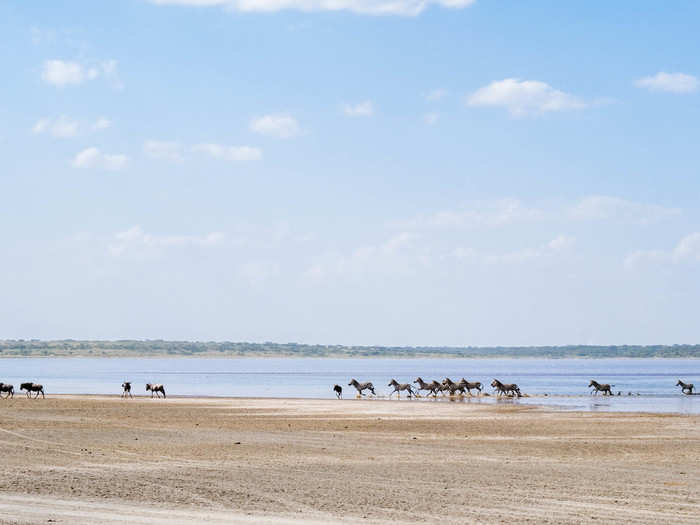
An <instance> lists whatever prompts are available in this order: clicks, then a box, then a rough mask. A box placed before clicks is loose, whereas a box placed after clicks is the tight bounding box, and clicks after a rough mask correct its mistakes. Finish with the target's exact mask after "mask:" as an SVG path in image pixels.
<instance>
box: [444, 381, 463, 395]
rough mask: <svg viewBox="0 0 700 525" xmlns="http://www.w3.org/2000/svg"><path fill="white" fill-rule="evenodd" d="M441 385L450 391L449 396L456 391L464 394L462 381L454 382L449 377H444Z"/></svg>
mask: <svg viewBox="0 0 700 525" xmlns="http://www.w3.org/2000/svg"><path fill="white" fill-rule="evenodd" d="M442 384H443V385H445V387H447V388H446V390H447V391H448V392H449V393H450V395H451V396H453V395H455V393H456V392H459V393H460V394H462V395H464V386H463V385H462V383H461V382H460V383H455V382H454V381H452V379H450V378H449V377H446V378H445V379H444V381H443V382H442Z"/></svg>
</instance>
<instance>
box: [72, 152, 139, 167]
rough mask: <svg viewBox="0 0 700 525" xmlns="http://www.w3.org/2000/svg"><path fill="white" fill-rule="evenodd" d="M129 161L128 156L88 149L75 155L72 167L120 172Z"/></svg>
mask: <svg viewBox="0 0 700 525" xmlns="http://www.w3.org/2000/svg"><path fill="white" fill-rule="evenodd" d="M128 160H129V158H128V157H127V156H126V155H121V154H119V155H109V154H106V153H102V152H101V151H100V150H99V149H97V148H87V149H84V150H83V151H81V152H79V153H78V154H76V155H75V157H74V158H73V162H72V165H73V167H74V168H93V169H103V170H108V171H119V170H121V169H122V168H124V167H125V166H126V163H127V162H128Z"/></svg>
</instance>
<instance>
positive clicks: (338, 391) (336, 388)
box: [333, 385, 343, 399]
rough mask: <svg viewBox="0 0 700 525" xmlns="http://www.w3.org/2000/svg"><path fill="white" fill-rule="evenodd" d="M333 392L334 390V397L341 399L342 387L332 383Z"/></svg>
mask: <svg viewBox="0 0 700 525" xmlns="http://www.w3.org/2000/svg"><path fill="white" fill-rule="evenodd" d="M333 392H335V397H337V398H338V399H343V387H342V386H340V385H333Z"/></svg>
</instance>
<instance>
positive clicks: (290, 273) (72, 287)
mask: <svg viewBox="0 0 700 525" xmlns="http://www.w3.org/2000/svg"><path fill="white" fill-rule="evenodd" d="M698 19H700V5H698V4H697V2H674V3H673V5H672V7H670V6H669V5H668V4H666V3H662V2H639V1H637V2H615V3H614V4H610V3H604V2H534V1H533V2H518V1H511V2H493V1H489V0H478V1H475V2H469V1H468V0H461V1H460V0H456V1H445V2H442V3H440V2H431V3H421V2H412V1H408V0H397V1H394V2H385V1H384V0H338V1H337V2H328V1H318V0H285V1H278V0H274V1H273V0H238V1H236V0H156V1H151V2H149V1H146V0H124V1H119V2H116V1H115V2H90V1H84V2H79V1H68V2H61V3H60V4H59V3H53V2H32V3H27V2H4V3H2V4H0V33H1V34H2V35H3V36H2V39H1V40H0V66H2V71H3V75H2V84H1V85H2V88H1V89H2V91H1V92H2V94H3V96H2V98H1V99H0V154H1V156H2V157H1V158H2V161H0V167H1V168H2V169H0V218H1V219H2V220H1V221H0V233H1V234H2V237H3V239H4V242H3V243H2V250H0V290H2V291H3V293H2V300H1V301H0V316H1V318H2V320H3V321H2V323H1V324H0V326H2V329H1V331H0V337H3V338H64V337H72V338H100V339H110V338H164V339H202V340H236V341H241V340H248V341H278V342H288V341H297V342H306V343H328V344H335V343H339V344H340V343H343V344H385V345H393V344H397V345H500V344H504V345H521V344H522V345H536V344H573V343H583V344H625V343H629V344H636V343H646V344H652V343H697V342H698V340H699V339H700V324H698V323H697V321H696V318H697V313H696V311H697V307H696V302H697V298H698V297H699V296H700V279H699V277H700V223H699V215H700V214H699V213H698V211H697V203H698V195H699V193H700V177H699V175H700V173H699V168H698V160H697V156H698V153H697V151H698V150H697V144H698V143H699V142H700V131H699V129H700V128H699V127H698V125H697V123H698V122H699V121H700V104H699V103H698V102H699V100H700V80H699V78H700V63H699V62H700V59H699V58H698V54H697V49H698V48H699V44H700V38H699V37H698V35H697V20H698Z"/></svg>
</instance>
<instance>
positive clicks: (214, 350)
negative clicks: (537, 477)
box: [0, 339, 700, 359]
mask: <svg viewBox="0 0 700 525" xmlns="http://www.w3.org/2000/svg"><path fill="white" fill-rule="evenodd" d="M48 356H56V357H78V356H85V357H130V356H131V357H168V356H171V357H178V356H180V357H186V356H203V357H204V356H206V357H217V356H218V357H405V358H415V357H472V358H478V357H481V358H489V357H491V358H495V357H509V358H522V357H531V358H532V357H539V358H555V359H562V358H605V357H607V358H614V357H664V358H671V357H675V358H682V357H685V358H700V345H689V344H679V345H610V346H602V345H601V346H596V345H564V346H490V347H478V346H466V347H450V346H435V347H428V346H415V347H414V346H346V345H310V344H300V343H273V342H265V343H249V342H215V341H201V342H199V341H165V340H116V341H87V340H86V341H79V340H73V339H65V340H55V341H42V340H38V339H30V340H25V339H13V340H10V339H6V340H0V357H48Z"/></svg>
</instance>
